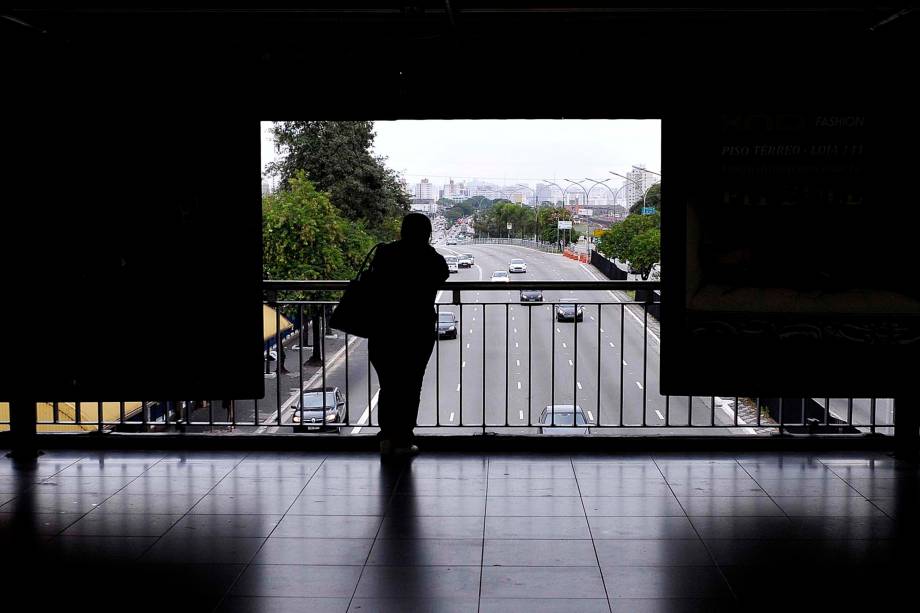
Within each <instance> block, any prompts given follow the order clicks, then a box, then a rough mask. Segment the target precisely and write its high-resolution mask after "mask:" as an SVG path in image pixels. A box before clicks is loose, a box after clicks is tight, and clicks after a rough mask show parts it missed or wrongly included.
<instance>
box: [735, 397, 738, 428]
mask: <svg viewBox="0 0 920 613" xmlns="http://www.w3.org/2000/svg"><path fill="white" fill-rule="evenodd" d="M735 425H736V426H737V425H738V396H735Z"/></svg>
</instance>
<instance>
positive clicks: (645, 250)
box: [596, 213, 661, 279]
mask: <svg viewBox="0 0 920 613" xmlns="http://www.w3.org/2000/svg"><path fill="white" fill-rule="evenodd" d="M660 221H661V216H660V215H659V214H658V213H655V214H653V215H629V216H628V217H627V218H626V219H624V220H623V221H621V222H620V223H618V224H616V225H614V226H613V227H612V228H610V229H609V230H607V231H606V232H604V233H603V234H601V236H600V237H598V239H597V241H596V245H597V249H598V251H600V252H601V253H603V254H604V255H606V256H607V257H608V258H616V259H618V260H620V261H621V262H629V263H630V266H631V267H632V268H635V269H637V270H638V271H639V274H641V275H642V277H643V278H644V279H647V278H648V275H649V274H650V273H651V270H652V266H653V265H654V264H656V263H657V262H658V261H659V260H660V259H661V232H660V230H659V226H660Z"/></svg>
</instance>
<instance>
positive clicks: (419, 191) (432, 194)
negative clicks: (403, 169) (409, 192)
mask: <svg viewBox="0 0 920 613" xmlns="http://www.w3.org/2000/svg"><path fill="white" fill-rule="evenodd" d="M415 198H416V199H419V200H431V201H432V202H434V201H435V200H437V198H438V190H437V189H436V188H435V186H434V184H433V183H430V182H429V181H428V179H422V181H421V183H416V184H415Z"/></svg>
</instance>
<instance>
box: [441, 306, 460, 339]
mask: <svg viewBox="0 0 920 613" xmlns="http://www.w3.org/2000/svg"><path fill="white" fill-rule="evenodd" d="M438 338H457V316H456V315H454V314H453V313H451V312H450V311H442V312H441V313H438Z"/></svg>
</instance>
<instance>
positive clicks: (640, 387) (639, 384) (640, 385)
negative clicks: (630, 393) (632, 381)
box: [636, 381, 645, 390]
mask: <svg viewBox="0 0 920 613" xmlns="http://www.w3.org/2000/svg"><path fill="white" fill-rule="evenodd" d="M636 385H638V386H639V389H640V390H641V389H645V388H644V387H642V384H641V383H639V382H638V381H636Z"/></svg>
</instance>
